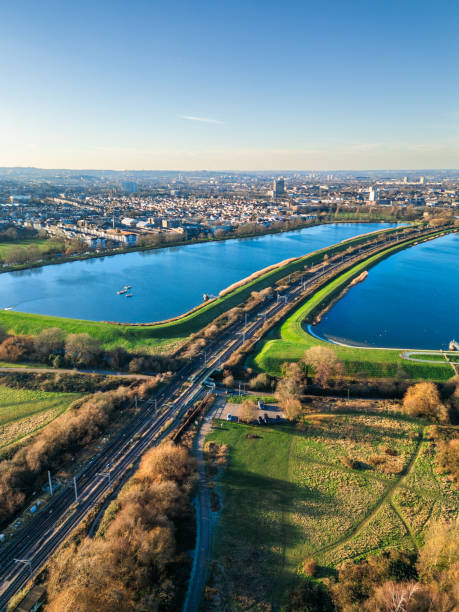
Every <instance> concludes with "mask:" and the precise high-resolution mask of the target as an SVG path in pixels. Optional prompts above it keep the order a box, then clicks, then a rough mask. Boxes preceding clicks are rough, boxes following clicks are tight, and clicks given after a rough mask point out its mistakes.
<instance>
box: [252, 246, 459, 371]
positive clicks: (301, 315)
mask: <svg viewBox="0 0 459 612" xmlns="http://www.w3.org/2000/svg"><path fill="white" fill-rule="evenodd" d="M414 242H416V241H412V242H410V243H408V244H409V245H411V244H413V243H414ZM398 250H400V247H393V248H391V249H387V251H384V252H383V253H380V254H377V255H373V256H372V257H370V258H369V259H367V260H365V261H364V262H362V263H359V264H357V265H356V266H354V267H353V268H351V269H350V270H348V271H347V272H344V273H343V274H341V275H340V276H338V277H337V278H335V279H334V280H332V281H331V282H330V283H328V284H327V285H326V286H325V287H323V288H322V289H320V290H319V291H317V292H316V293H315V294H314V295H313V296H312V297H310V298H309V299H307V300H306V302H304V303H303V304H302V305H301V306H300V307H299V308H298V309H297V310H296V311H295V312H294V313H293V314H292V315H290V316H289V317H288V318H287V319H286V320H285V321H284V322H283V323H281V324H280V325H279V326H277V327H276V328H274V329H273V330H272V331H271V332H270V333H269V334H268V335H267V337H266V339H265V341H263V344H262V346H261V347H259V352H258V354H256V355H255V356H254V357H253V359H252V364H251V365H254V366H255V367H256V368H258V369H259V370H262V371H265V372H268V373H269V374H272V375H274V376H279V375H280V370H281V365H282V363H284V362H286V361H298V360H300V359H301V358H302V357H303V355H304V353H305V352H306V351H307V349H308V348H310V347H312V346H317V345H322V346H328V347H330V346H332V345H330V344H329V343H327V342H325V341H322V340H318V339H317V338H315V337H313V336H311V335H310V334H309V333H308V332H307V331H306V330H305V329H304V324H305V323H307V322H311V321H312V320H313V318H314V314H315V313H316V312H317V311H318V310H320V308H321V306H322V304H324V303H326V302H327V301H329V300H330V299H332V298H333V297H334V296H336V295H337V294H339V292H340V291H341V290H342V289H343V288H344V287H346V286H347V285H348V284H349V282H350V281H351V280H352V279H353V278H354V277H355V276H357V275H358V274H360V273H361V272H362V271H364V270H366V269H368V268H369V267H370V266H372V265H374V264H376V263H377V262H378V261H380V260H381V259H383V258H384V257H387V256H388V255H391V254H393V253H396V252H397V251H398ZM333 350H334V351H335V352H336V354H337V356H338V357H339V359H340V360H341V361H342V362H343V364H344V369H345V374H346V375H348V376H357V377H358V376H360V375H365V376H370V377H382V378H384V377H390V378H395V377H403V378H410V379H414V380H417V379H429V380H447V379H448V378H451V376H453V370H452V367H451V366H450V365H448V364H447V363H446V361H445V363H444V364H443V363H442V361H444V359H439V363H438V365H437V364H431V363H425V364H424V363H417V362H414V361H409V360H406V359H403V358H402V357H401V356H400V353H401V351H399V350H397V349H365V348H354V347H345V346H340V345H333Z"/></svg>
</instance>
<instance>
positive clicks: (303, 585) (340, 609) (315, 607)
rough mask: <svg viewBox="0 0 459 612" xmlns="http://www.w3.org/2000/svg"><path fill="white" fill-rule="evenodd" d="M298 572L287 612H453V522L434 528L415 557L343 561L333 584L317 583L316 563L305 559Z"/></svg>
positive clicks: (458, 555) (457, 542)
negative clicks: (301, 574) (297, 579)
mask: <svg viewBox="0 0 459 612" xmlns="http://www.w3.org/2000/svg"><path fill="white" fill-rule="evenodd" d="M302 569H303V572H302V573H303V579H302V580H301V581H299V583H298V584H297V585H296V586H295V587H293V588H292V589H291V590H290V592H289V593H288V595H287V598H286V599H287V601H286V605H285V610H286V612H300V611H305V612H306V611H307V612H358V611H363V612H456V611H457V610H458V609H459V527H458V525H457V523H456V522H455V521H451V522H442V523H436V524H433V525H432V526H431V528H430V529H429V531H428V533H427V535H426V537H425V541H424V545H423V546H422V547H421V548H420V550H419V552H414V551H400V550H387V551H384V552H382V553H380V554H378V555H374V556H370V557H368V558H367V559H364V560H361V561H345V562H344V563H343V564H341V565H340V566H339V567H338V570H337V575H336V578H324V579H322V580H321V581H319V580H317V579H316V578H315V576H316V575H317V573H318V570H319V568H318V565H317V563H316V562H315V560H314V559H305V561H304V563H303V568H302Z"/></svg>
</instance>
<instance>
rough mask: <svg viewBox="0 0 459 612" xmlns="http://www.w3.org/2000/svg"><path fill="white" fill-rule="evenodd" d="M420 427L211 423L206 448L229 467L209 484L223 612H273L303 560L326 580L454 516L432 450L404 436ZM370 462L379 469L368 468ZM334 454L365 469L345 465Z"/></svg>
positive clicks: (318, 420)
mask: <svg viewBox="0 0 459 612" xmlns="http://www.w3.org/2000/svg"><path fill="white" fill-rule="evenodd" d="M422 429H423V424H422V423H421V422H420V421H415V420H409V419H405V418H403V417H400V416H397V415H396V413H394V412H390V413H387V414H386V413H384V412H382V413H381V414H364V413H363V414H359V413H356V414H341V415H339V414H326V415H320V414H317V415H311V416H309V417H307V420H306V427H303V428H302V429H300V428H299V427H296V426H294V425H281V426H278V427H276V428H270V427H254V426H247V425H241V424H233V423H226V422H225V423H224V424H223V425H222V428H221V429H220V427H219V426H217V427H216V428H215V429H214V431H213V432H212V433H211V434H210V435H209V436H208V438H207V441H214V442H217V443H220V444H226V445H228V447H229V462H228V466H227V467H225V468H223V471H222V473H221V474H220V476H219V478H218V479H217V480H216V481H215V487H216V490H217V492H218V494H219V495H220V496H221V504H222V509H221V511H220V515H219V518H218V519H217V521H216V523H215V536H214V549H213V558H214V560H215V561H216V562H217V563H218V564H220V565H221V566H223V575H224V576H225V580H226V588H225V589H223V591H225V590H226V592H227V593H231V597H232V598H233V602H232V603H233V604H235V608H233V609H254V610H262V609H267V608H265V607H264V606H265V605H268V606H269V605H274V607H275V608H278V606H279V604H280V602H281V601H282V596H283V593H284V592H285V589H286V588H287V587H288V586H289V585H290V584H291V583H292V582H294V581H295V578H296V576H298V575H301V564H302V561H303V560H304V559H305V558H308V557H313V558H314V559H315V560H316V561H317V563H318V564H319V566H320V574H321V575H328V574H330V573H331V572H333V569H334V568H336V566H337V565H338V564H339V563H340V562H342V561H343V560H345V559H349V558H361V557H365V556H366V555H368V554H370V553H374V552H376V551H379V550H383V549H384V548H387V547H401V548H404V549H414V548H416V546H417V545H418V544H419V543H420V542H421V541H422V534H423V531H424V529H425V528H426V525H427V524H428V523H429V522H430V521H432V520H435V519H437V518H442V517H448V516H451V513H452V512H454V510H456V512H457V509H458V506H457V498H455V492H454V491H453V490H452V488H451V485H450V484H449V482H448V481H447V480H446V479H445V478H443V477H440V476H438V475H437V474H436V473H435V470H434V469H433V467H432V462H433V458H434V455H433V453H434V451H433V447H432V444H431V443H430V442H427V441H426V440H422V441H421V438H418V439H416V436H415V435H414V434H416V433H418V434H420V433H421V432H422ZM248 433H250V434H252V436H253V435H255V437H251V438H248V437H247V434H248ZM410 434H411V435H410ZM387 448H390V449H392V450H393V451H395V453H396V455H395V456H391V455H388V454H387V453H386V449H387ZM374 456H382V457H383V463H382V464H378V465H376V467H371V465H372V464H371V461H372V457H374ZM343 457H350V458H352V459H355V460H358V461H360V462H361V464H362V465H363V466H366V467H364V468H363V469H362V468H360V469H351V468H348V467H345V465H343V463H342V459H343ZM423 500H425V501H424V502H423ZM418 509H419V510H420V512H418Z"/></svg>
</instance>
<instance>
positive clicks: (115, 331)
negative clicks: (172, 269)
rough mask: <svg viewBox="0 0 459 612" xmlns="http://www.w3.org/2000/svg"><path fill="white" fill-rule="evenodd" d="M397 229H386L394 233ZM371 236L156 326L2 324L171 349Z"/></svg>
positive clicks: (7, 318)
mask: <svg viewBox="0 0 459 612" xmlns="http://www.w3.org/2000/svg"><path fill="white" fill-rule="evenodd" d="M393 231H395V230H394V229H388V230H382V231H381V233H392V232H393ZM366 240H368V238H367V237H366V236H365V235H363V236H357V237H356V238H351V239H349V240H346V241H344V242H341V243H339V244H336V245H332V246H330V247H327V248H324V249H321V250H319V251H314V252H313V253H309V254H308V255H305V256H303V257H299V258H298V259H296V260H294V261H293V262H291V263H288V264H286V265H283V266H280V267H278V268H276V269H274V270H270V271H269V272H266V273H265V274H263V275H262V276H260V277H258V278H256V279H253V280H251V281H249V282H247V283H246V284H244V285H243V286H241V287H238V288H237V289H235V290H234V291H231V292H230V293H228V294H227V295H225V296H223V297H219V298H217V299H216V300H214V301H212V302H210V303H208V304H205V305H203V306H202V307H200V308H198V309H196V310H195V311H193V312H191V313H189V314H187V315H185V316H183V317H181V318H180V319H177V320H176V321H168V322H166V323H159V324H154V325H143V326H135V325H114V324H110V323H104V322H97V321H83V320H78V319H66V318H62V317H52V316H45V315H36V314H28V313H21V312H14V311H4V310H3V311H0V325H3V326H4V327H5V328H6V329H8V330H10V331H12V332H14V333H17V334H21V333H22V334H37V333H39V332H40V331H41V330H43V329H45V328H47V327H59V328H60V329H62V330H63V331H64V332H65V333H66V334H69V333H82V332H87V333H89V334H91V335H92V336H94V337H96V338H99V339H100V340H101V341H102V342H103V344H104V346H105V347H106V348H111V347H114V346H124V347H126V348H128V349H134V348H138V347H142V348H145V347H151V348H153V349H154V350H167V349H171V348H173V347H174V346H176V345H177V344H179V343H180V342H182V341H183V340H184V339H185V338H187V337H188V336H189V335H190V334H192V333H194V332H196V331H199V330H200V329H202V328H203V327H205V326H206V325H207V324H208V323H210V322H211V321H212V320H213V319H215V318H216V317H218V316H219V315H221V314H222V313H224V312H226V311H228V310H230V309H231V308H233V307H234V306H237V305H239V304H240V303H241V302H243V301H244V300H246V299H247V298H248V297H249V296H250V294H251V292H252V291H260V290H261V289H264V288H266V287H270V286H272V285H273V284H274V283H275V282H276V281H277V280H279V279H280V278H282V277H284V276H285V275H286V274H289V273H292V272H295V271H298V270H303V269H304V267H305V266H306V267H309V266H311V265H314V264H316V263H318V262H319V261H322V259H323V257H324V255H325V254H328V255H329V256H331V255H333V254H335V253H339V252H341V251H344V250H346V249H347V248H349V246H352V245H357V244H360V243H362V242H365V241H366Z"/></svg>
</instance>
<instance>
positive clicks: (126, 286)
mask: <svg viewBox="0 0 459 612" xmlns="http://www.w3.org/2000/svg"><path fill="white" fill-rule="evenodd" d="M124 289H126V290H127V289H132V286H131V285H124Z"/></svg>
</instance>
